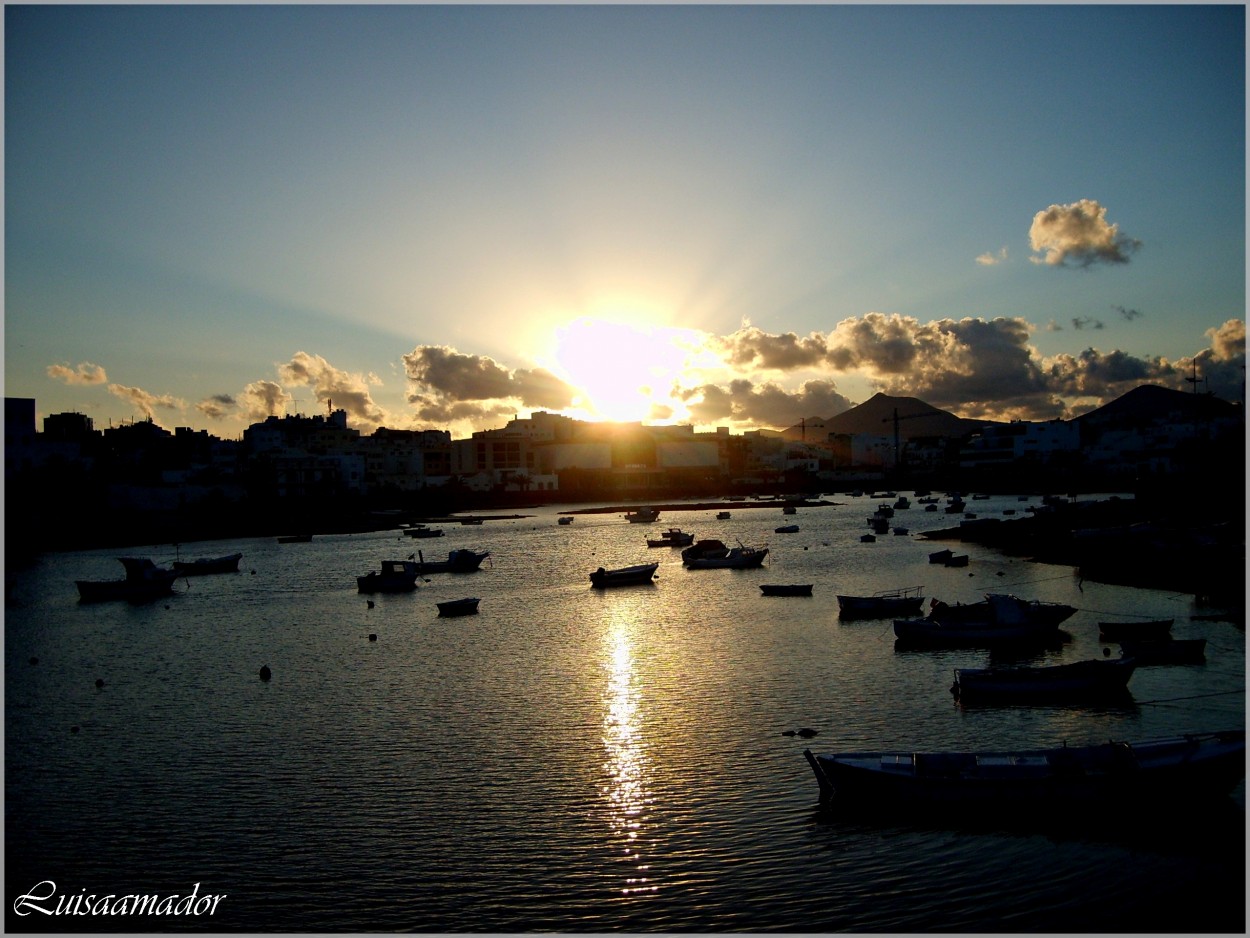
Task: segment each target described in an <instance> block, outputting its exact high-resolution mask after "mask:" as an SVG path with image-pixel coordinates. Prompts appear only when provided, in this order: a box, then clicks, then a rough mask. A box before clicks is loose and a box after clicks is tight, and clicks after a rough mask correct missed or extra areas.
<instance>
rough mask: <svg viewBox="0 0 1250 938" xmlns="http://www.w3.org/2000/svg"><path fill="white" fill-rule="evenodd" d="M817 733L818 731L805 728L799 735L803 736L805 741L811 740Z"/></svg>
mask: <svg viewBox="0 0 1250 938" xmlns="http://www.w3.org/2000/svg"><path fill="white" fill-rule="evenodd" d="M817 732H818V731H817V730H809V729H808V728H807V727H806V726H805V727H803V728H802V729H801V730H799V735H800V736H802V737H803V738H804V739H811V738H812V737H813V736H815V735H816V733H817Z"/></svg>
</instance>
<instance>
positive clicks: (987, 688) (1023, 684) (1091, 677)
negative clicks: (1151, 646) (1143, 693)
mask: <svg viewBox="0 0 1250 938" xmlns="http://www.w3.org/2000/svg"><path fill="white" fill-rule="evenodd" d="M1136 667H1137V662H1136V661H1134V660H1133V659H1132V658H1102V659H1099V658H1093V659H1090V660H1088V661H1074V662H1071V663H1069V664H1054V665H1042V666H1039V667H1003V668H956V669H955V683H954V684H953V685H952V686H951V693H952V694H953V695H954V696H955V699H956V700H958V701H960V702H961V703H965V702H979V701H986V702H995V701H997V702H1011V701H1021V700H1027V701H1051V702H1061V701H1070V700H1090V699H1097V698H1110V697H1115V696H1124V694H1125V693H1126V691H1127V687H1128V681H1129V678H1131V677H1132V676H1133V671H1134V669H1135V668H1136Z"/></svg>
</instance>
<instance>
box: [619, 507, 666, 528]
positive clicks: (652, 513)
mask: <svg viewBox="0 0 1250 938" xmlns="http://www.w3.org/2000/svg"><path fill="white" fill-rule="evenodd" d="M659 518H660V509H658V508H637V509H635V510H634V511H627V512H625V520H626V521H628V522H629V523H630V524H650V523H651V522H652V521H658V520H659Z"/></svg>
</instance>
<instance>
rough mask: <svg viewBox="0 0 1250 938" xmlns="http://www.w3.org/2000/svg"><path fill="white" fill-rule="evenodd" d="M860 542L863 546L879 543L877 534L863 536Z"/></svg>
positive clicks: (860, 537)
mask: <svg viewBox="0 0 1250 938" xmlns="http://www.w3.org/2000/svg"><path fill="white" fill-rule="evenodd" d="M859 542H860V543H861V544H875V543H877V535H875V534H861V535H860V536H859Z"/></svg>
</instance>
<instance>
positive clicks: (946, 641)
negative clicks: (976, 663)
mask: <svg viewBox="0 0 1250 938" xmlns="http://www.w3.org/2000/svg"><path fill="white" fill-rule="evenodd" d="M1075 614H1076V609H1075V607H1073V606H1068V605H1065V604H1063V603H1051V602H1042V601H1040V600H1025V599H1019V598H1017V597H1015V596H1012V595H1009V594H1007V593H987V594H986V596H985V599H984V600H982V601H981V602H976V603H968V604H966V605H965V604H963V603H955V604H954V605H949V604H947V603H944V602H938V601H937V600H932V601H931V603H930V607H929V614H928V615H927V616H925V617H924V618H918V619H895V620H894V635H895V637H896V638H897V639H898V641H899V642H900V643H902V644H904V645H907V644H912V645H922V646H928V647H937V648H960V647H974V648H975V647H988V646H994V645H1004V644H1017V643H1039V642H1048V641H1053V640H1055V639H1058V638H1059V624H1060V623H1061V622H1063V621H1065V620H1066V619H1068V618H1069V617H1071V616H1073V615H1075Z"/></svg>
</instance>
